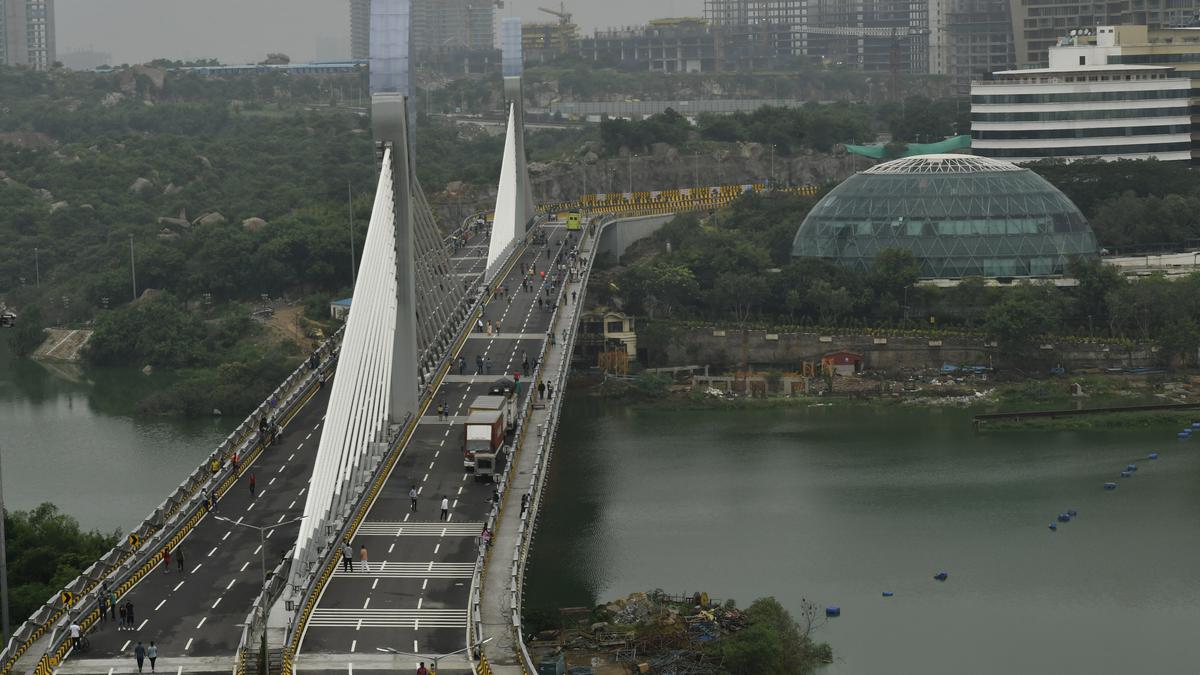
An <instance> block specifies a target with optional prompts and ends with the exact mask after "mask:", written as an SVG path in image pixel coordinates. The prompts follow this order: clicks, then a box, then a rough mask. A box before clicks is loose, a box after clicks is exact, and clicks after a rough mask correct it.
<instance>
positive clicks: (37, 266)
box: [6, 246, 42, 632]
mask: <svg viewBox="0 0 1200 675" xmlns="http://www.w3.org/2000/svg"><path fill="white" fill-rule="evenodd" d="M33 273H34V275H35V278H36V279H37V286H38V288H41V287H42V264H41V262H40V261H39V259H38V249H37V247H36V246H34V247H33ZM6 632H7V631H6Z"/></svg>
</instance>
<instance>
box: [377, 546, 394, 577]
mask: <svg viewBox="0 0 1200 675" xmlns="http://www.w3.org/2000/svg"><path fill="white" fill-rule="evenodd" d="M394 548H396V544H395V542H393V543H392V545H391V546H388V553H391V552H392V549H394ZM376 581H378V579H376Z"/></svg>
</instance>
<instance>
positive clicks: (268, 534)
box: [267, 530, 275, 539]
mask: <svg viewBox="0 0 1200 675" xmlns="http://www.w3.org/2000/svg"><path fill="white" fill-rule="evenodd" d="M273 534H275V530H271V531H270V532H268V533H267V539H270V538H271V535H273Z"/></svg>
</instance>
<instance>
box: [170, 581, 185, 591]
mask: <svg viewBox="0 0 1200 675" xmlns="http://www.w3.org/2000/svg"><path fill="white" fill-rule="evenodd" d="M182 585H183V582H182V581H181V582H179V583H177V584H175V588H172V589H171V592H172V593H174V592H175V591H177V590H179V587H180V586H182Z"/></svg>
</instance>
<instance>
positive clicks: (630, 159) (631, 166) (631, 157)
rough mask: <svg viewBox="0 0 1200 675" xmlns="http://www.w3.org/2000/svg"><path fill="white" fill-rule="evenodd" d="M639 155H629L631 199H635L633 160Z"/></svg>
mask: <svg viewBox="0 0 1200 675" xmlns="http://www.w3.org/2000/svg"><path fill="white" fill-rule="evenodd" d="M636 156H637V155H634V154H633V153H630V154H629V198H630V199H633V158H634V157H636Z"/></svg>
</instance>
